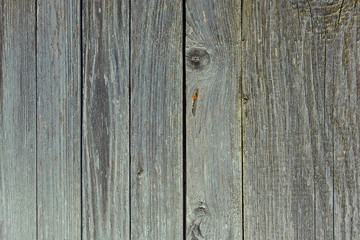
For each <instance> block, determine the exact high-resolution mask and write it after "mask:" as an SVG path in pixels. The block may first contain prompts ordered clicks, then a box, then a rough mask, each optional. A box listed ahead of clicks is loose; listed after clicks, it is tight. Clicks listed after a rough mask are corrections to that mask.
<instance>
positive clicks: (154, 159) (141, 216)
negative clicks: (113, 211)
mask: <svg viewBox="0 0 360 240" xmlns="http://www.w3.org/2000/svg"><path fill="white" fill-rule="evenodd" d="M130 36H131V57H130V64H131V65H130V66H131V67H130V80H131V85H130V86H131V238H132V239H137V240H157V239H182V238H183V226H182V222H183V208H182V205H183V185H182V184H183V176H182V174H183V164H182V162H183V138H182V130H183V126H182V119H183V114H182V110H183V108H182V103H183V102H182V99H183V96H182V94H183V89H182V84H183V81H182V79H183V78H182V77H183V76H182V64H183V63H182V1H179V0H171V1H141V0H133V1H131V33H130Z"/></svg>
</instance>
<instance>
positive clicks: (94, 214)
mask: <svg viewBox="0 0 360 240" xmlns="http://www.w3.org/2000/svg"><path fill="white" fill-rule="evenodd" d="M83 4H84V5H83V7H84V11H83V26H84V32H83V43H84V45H83V50H84V52H83V57H84V100H83V103H84V105H83V113H84V115H83V118H84V122H83V129H84V133H83V134H84V138H83V139H84V141H83V227H84V229H83V239H99V240H100V239H101V240H102V239H104V240H105V239H109V240H110V239H124V240H126V239H130V238H129V222H130V209H129V166H130V162H129V94H128V92H129V74H128V72H129V38H128V36H129V1H127V0H122V1H117V0H109V1H97V0H91V1H83Z"/></svg>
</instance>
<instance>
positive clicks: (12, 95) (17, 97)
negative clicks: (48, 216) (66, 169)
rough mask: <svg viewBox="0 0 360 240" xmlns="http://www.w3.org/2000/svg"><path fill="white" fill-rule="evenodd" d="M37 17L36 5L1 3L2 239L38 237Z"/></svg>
mask: <svg viewBox="0 0 360 240" xmlns="http://www.w3.org/2000/svg"><path fill="white" fill-rule="evenodd" d="M19 16H21V17H19ZM35 19H36V11H35V1H12V0H2V1H1V2H0V239H7V240H18V239H29V240H35V239H36V76H35V72H36V57H35Z"/></svg>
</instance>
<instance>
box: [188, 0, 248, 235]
mask: <svg viewBox="0 0 360 240" xmlns="http://www.w3.org/2000/svg"><path fill="white" fill-rule="evenodd" d="M241 18H242V14H241V1H240V0H230V1H225V0H221V1H218V0H216V1H215V0H211V1H208V0H188V1H187V2H186V23H187V26H186V151H187V153H186V160H187V161H186V162H187V166H186V175H187V184H186V192H187V196H186V199H187V200H186V215H187V219H186V223H187V226H186V229H187V238H186V239H189V240H190V239H214V240H215V239H242V236H243V235H242V156H241V147H242V146H241V145H242V144H241V101H242V100H241V98H242V96H241V32H240V31H241ZM196 89H198V97H197V99H196V101H195V104H196V105H195V108H194V109H192V105H193V100H194V99H193V98H192V97H193V94H194V92H195V90H196Z"/></svg>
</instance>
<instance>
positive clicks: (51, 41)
mask: <svg viewBox="0 0 360 240" xmlns="http://www.w3.org/2000/svg"><path fill="white" fill-rule="evenodd" d="M37 4H38V9H37V22H38V24H37V94H38V104H37V123H38V124H37V129H38V141H37V154H38V159H37V180H38V239H59V240H63V239H72V240H77V239H80V237H81V231H80V230H81V226H80V225H81V224H80V220H81V218H80V216H81V208H80V202H81V200H80V197H81V189H80V186H81V184H80V183H81V179H80V171H81V169H80V130H81V124H80V116H81V115H80V114H81V112H80V102H81V101H80V91H81V84H80V73H81V71H80V8H79V7H80V2H79V1H72V0H38V1H37Z"/></svg>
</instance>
